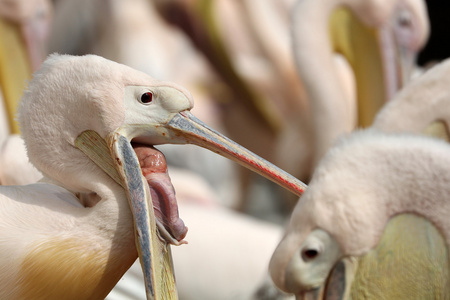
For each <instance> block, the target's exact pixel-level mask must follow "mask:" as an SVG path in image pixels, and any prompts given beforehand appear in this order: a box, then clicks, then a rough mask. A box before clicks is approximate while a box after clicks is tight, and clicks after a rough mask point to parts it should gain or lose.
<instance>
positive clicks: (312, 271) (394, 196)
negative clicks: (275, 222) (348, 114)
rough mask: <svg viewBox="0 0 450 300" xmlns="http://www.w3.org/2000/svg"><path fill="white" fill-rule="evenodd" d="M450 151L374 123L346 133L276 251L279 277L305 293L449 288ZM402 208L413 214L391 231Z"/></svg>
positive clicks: (429, 293)
mask: <svg viewBox="0 0 450 300" xmlns="http://www.w3.org/2000/svg"><path fill="white" fill-rule="evenodd" d="M449 150H450V148H449V145H448V144H447V143H445V142H443V141H440V140H435V139H431V138H426V137H422V136H415V135H391V134H384V133H380V132H377V131H375V130H372V129H368V130H366V131H363V132H356V133H354V134H352V135H351V136H350V137H349V138H346V139H343V140H342V141H341V142H340V143H339V144H337V145H336V146H335V147H333V148H332V149H331V150H330V151H329V152H328V153H327V154H326V155H325V157H324V158H323V160H322V161H321V162H320V164H319V165H318V167H317V169H316V171H315V173H314V175H313V178H312V180H311V182H310V185H309V187H308V190H307V191H306V192H305V194H304V196H303V197H302V198H301V199H300V201H299V202H298V204H297V206H296V208H295V210H294V212H293V214H292V217H291V220H290V223H289V226H288V228H287V232H286V234H285V236H284V238H283V239H282V241H281V242H280V244H279V245H278V247H277V249H276V250H275V252H274V255H273V257H272V260H271V262H270V272H271V275H272V278H273V280H274V281H275V283H276V284H277V285H278V286H279V287H280V288H282V289H283V290H285V291H287V292H290V293H294V294H296V295H297V296H298V297H299V299H304V298H301V297H305V299H328V297H331V295H334V297H336V298H332V299H347V297H348V296H349V295H351V296H352V298H353V299H359V298H360V297H362V295H363V294H364V295H365V296H367V295H372V296H374V298H384V297H385V296H386V295H391V297H392V298H390V296H386V298H387V299H394V298H399V297H419V298H421V299H425V298H427V299H428V298H430V299H432V298H435V297H439V296H437V295H440V296H442V295H445V293H446V292H447V287H448V282H449V281H448V280H449V277H448V272H447V270H448V250H447V249H448V245H449V236H450V232H449V229H450V227H449V224H448V221H447V219H446V215H447V214H448V209H449V205H448V201H446V200H447V198H448V188H446V186H447V184H446V182H447V181H448V180H449V178H450V173H449V172H448V167H449V163H450V161H449V159H448V153H449ZM404 214H413V216H412V218H414V219H413V220H412V221H411V220H410V219H409V221H408V222H407V223H408V225H406V226H405V227H401V229H400V230H398V231H397V233H396V234H392V232H395V230H396V229H399V228H395V226H398V225H399V224H401V223H402V222H399V221H398V219H397V218H398V217H404ZM397 215H400V216H398V217H395V216H397ZM403 221H404V220H403ZM393 222H396V225H392V224H393ZM428 222H430V223H428ZM408 235H409V236H408ZM411 235H412V236H411ZM405 236H408V238H405ZM377 271H378V273H377ZM396 278H397V279H396ZM436 282H437V283H438V284H434V283H436ZM358 295H359V296H358ZM393 295H394V296H393ZM395 295H397V296H395ZM418 295H419V296H418ZM308 297H311V298H308Z"/></svg>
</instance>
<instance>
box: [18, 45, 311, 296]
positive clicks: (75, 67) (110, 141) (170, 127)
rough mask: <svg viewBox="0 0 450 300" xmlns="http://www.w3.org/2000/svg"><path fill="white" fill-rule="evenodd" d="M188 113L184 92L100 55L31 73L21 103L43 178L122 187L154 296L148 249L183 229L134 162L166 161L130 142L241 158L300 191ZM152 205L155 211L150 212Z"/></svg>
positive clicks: (71, 186) (98, 188)
mask: <svg viewBox="0 0 450 300" xmlns="http://www.w3.org/2000/svg"><path fill="white" fill-rule="evenodd" d="M192 107H193V99H192V96H191V95H190V93H189V92H188V91H186V90H185V89H183V88H182V87H180V86H177V85H175V84H173V83H169V82H161V81H158V80H155V79H153V78H151V77H150V76H148V75H147V74H144V73H142V72H139V71H136V70H134V69H131V68H129V67H127V66H124V65H121V64H118V63H115V62H112V61H109V60H106V59H104V58H101V57H98V56H94V55H87V56H80V57H76V56H68V55H57V54H54V55H51V56H50V57H49V58H48V59H47V60H46V61H45V62H44V64H43V66H42V67H41V68H40V70H38V71H37V72H36V73H35V74H34V78H33V79H32V80H31V82H30V83H29V86H28V89H27V91H26V92H25V94H24V97H23V100H22V101H21V103H20V108H19V122H20V125H21V129H22V132H23V137H24V140H25V143H26V146H27V151H28V156H29V159H30V161H31V162H32V163H33V164H34V165H35V166H36V167H37V168H38V169H39V170H40V171H41V172H42V173H43V175H44V176H45V177H46V180H49V181H51V182H52V183H56V184H58V185H61V186H63V187H65V188H66V189H68V190H69V191H72V192H74V193H93V192H94V193H96V194H97V195H98V196H100V198H102V199H103V197H105V198H107V196H105V195H110V194H111V192H110V191H109V190H110V189H111V187H114V188H116V189H117V188H118V187H120V186H121V188H123V190H125V192H126V198H127V199H128V203H129V205H130V208H131V211H132V214H133V218H134V225H135V229H136V239H137V240H136V244H137V248H138V253H139V257H140V259H141V264H142V267H143V270H144V276H145V277H146V288H147V294H148V295H149V294H150V295H152V296H153V295H154V293H155V286H156V287H157V286H158V284H156V283H155V281H157V280H158V278H157V276H156V277H155V275H154V274H152V272H154V269H155V266H154V264H155V260H156V259H155V258H154V257H152V255H155V254H154V253H152V251H151V250H153V252H155V251H154V249H155V248H154V246H152V245H154V244H155V243H156V241H155V240H158V239H160V240H164V241H165V242H166V243H170V244H176V245H178V244H181V243H183V238H184V236H185V235H186V231H187V228H186V227H185V226H184V224H183V222H182V221H181V219H180V218H179V217H178V209H177V205H176V201H175V200H174V193H173V190H171V189H170V187H169V188H168V187H167V184H156V185H157V186H159V188H158V191H157V192H156V193H153V192H151V196H150V192H149V187H148V185H150V186H151V184H150V182H148V184H147V181H146V180H145V179H144V177H143V176H142V173H141V168H140V164H139V162H144V163H146V164H147V163H149V164H150V165H151V164H153V165H155V164H158V163H164V164H165V162H161V161H158V159H160V155H153V156H152V155H147V156H146V157H140V154H139V153H138V151H137V150H136V151H133V147H132V145H139V147H138V148H139V149H140V150H139V152H141V151H144V152H145V149H144V150H142V148H148V149H147V150H148V151H151V152H152V151H153V153H154V151H156V150H155V149H154V148H153V146H154V145H158V144H164V143H173V144H185V143H193V144H197V145H200V146H202V147H206V148H208V149H210V150H212V151H215V152H217V153H219V154H222V155H224V156H226V157H228V158H231V159H235V160H237V161H240V162H241V163H242V164H243V165H245V166H248V167H249V168H251V169H252V170H255V171H258V172H259V173H261V174H263V175H266V176H267V177H269V178H272V180H274V181H275V182H278V183H280V184H281V185H283V186H285V187H287V188H290V189H291V190H292V191H294V192H295V193H297V194H301V193H302V191H303V188H304V185H303V184H302V183H301V182H299V181H298V180H296V179H295V178H292V177H291V176H289V175H288V174H286V173H285V172H283V171H281V170H279V169H277V168H276V167H274V166H272V165H270V164H269V163H267V162H266V161H264V160H262V159H261V158H259V157H257V156H256V155H254V154H252V153H250V152H249V151H247V150H245V149H243V148H241V147H240V146H238V145H237V144H235V143H233V142H232V141H230V140H228V139H226V138H225V137H223V136H222V135H220V134H218V133H216V132H214V131H213V130H212V129H210V128H208V127H207V126H206V125H204V124H203V123H201V122H200V121H199V120H198V119H196V118H195V117H194V116H193V115H192V114H191V113H190V112H189V110H190V109H191V108H192ZM44 137H45V138H44ZM141 153H142V152H141ZM147 154H148V152H147ZM151 157H153V158H151ZM147 160H150V161H147ZM156 168H157V167H156ZM136 170H138V171H136ZM144 175H145V174H144ZM152 204H153V206H154V207H155V208H156V207H158V208H159V209H160V210H161V211H162V212H153V209H151V207H152ZM90 205H95V203H93V204H92V203H91V204H90ZM149 207H150V208H149ZM155 215H156V217H155ZM155 223H156V225H155ZM156 227H157V228H158V229H157V230H156V229H155V228H156ZM155 232H156V233H155Z"/></svg>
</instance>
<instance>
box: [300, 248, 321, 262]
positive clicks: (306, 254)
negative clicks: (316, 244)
mask: <svg viewBox="0 0 450 300" xmlns="http://www.w3.org/2000/svg"><path fill="white" fill-rule="evenodd" d="M302 254H303V255H302V256H303V259H307V260H309V259H313V258H315V257H316V256H317V255H319V252H318V251H317V250H314V249H307V250H304V251H303V253H302Z"/></svg>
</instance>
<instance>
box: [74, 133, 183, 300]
mask: <svg viewBox="0 0 450 300" xmlns="http://www.w3.org/2000/svg"><path fill="white" fill-rule="evenodd" d="M75 146H76V147H77V148H79V149H80V150H81V151H83V152H84V153H85V154H86V155H87V156H88V157H89V158H90V159H91V160H92V161H94V162H95V163H96V164H97V165H98V166H99V167H100V168H102V169H103V170H104V171H105V172H106V173H107V174H108V175H109V176H110V177H111V178H112V179H114V180H115V181H116V182H117V183H118V184H119V185H121V186H122V187H123V188H124V190H125V191H126V194H127V198H128V203H129V205H130V210H131V212H132V214H133V219H134V228H135V239H136V248H137V251H138V255H139V260H140V262H141V266H142V270H143V273H144V281H145V289H146V295H147V299H178V297H177V291H176V287H175V276H174V273H173V262H172V255H171V251H170V246H169V243H172V244H182V243H183V242H182V241H181V242H180V241H178V240H176V239H174V238H171V236H170V234H168V233H167V232H166V231H165V229H164V226H162V225H160V226H157V218H156V217H155V213H154V209H153V200H152V197H151V194H150V191H149V185H148V184H147V181H146V179H145V178H144V176H143V174H142V172H141V167H140V164H139V160H138V157H137V155H136V153H135V151H134V149H133V147H132V145H131V144H130V141H129V139H128V138H127V137H125V136H124V135H122V134H120V133H119V132H113V133H111V134H110V135H109V136H107V137H106V141H105V140H104V139H103V138H102V137H101V136H100V135H99V134H98V133H96V132H95V131H90V130H89V131H85V132H83V133H82V134H80V135H79V136H78V137H77V139H76V140H75ZM161 234H162V235H164V237H161Z"/></svg>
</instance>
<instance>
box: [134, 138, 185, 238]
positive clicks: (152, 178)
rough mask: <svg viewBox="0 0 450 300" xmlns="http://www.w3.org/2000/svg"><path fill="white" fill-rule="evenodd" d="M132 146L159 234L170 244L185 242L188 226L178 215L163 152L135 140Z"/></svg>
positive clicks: (173, 190)
mask: <svg viewBox="0 0 450 300" xmlns="http://www.w3.org/2000/svg"><path fill="white" fill-rule="evenodd" d="M132 146H133V149H134V151H135V152H136V156H137V158H138V160H139V164H140V166H141V171H142V174H143V175H144V177H145V179H146V180H147V183H148V186H149V188H150V193H151V196H152V202H153V210H154V212H155V216H156V219H157V220H156V224H157V226H158V229H159V233H160V235H161V236H162V237H163V238H164V239H165V240H166V241H167V242H168V243H171V244H175V245H180V244H184V243H186V242H185V241H184V240H183V239H184V237H185V236H186V234H187V231H188V228H187V227H186V226H185V225H184V222H183V220H181V219H180V217H179V213H178V204H177V199H176V197H175V189H174V187H173V185H172V182H171V181H170V177H169V173H168V171H167V162H166V159H165V157H164V154H163V153H162V152H160V151H159V150H157V149H156V148H154V147H153V146H149V145H145V144H140V143H135V142H133V143H132Z"/></svg>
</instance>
